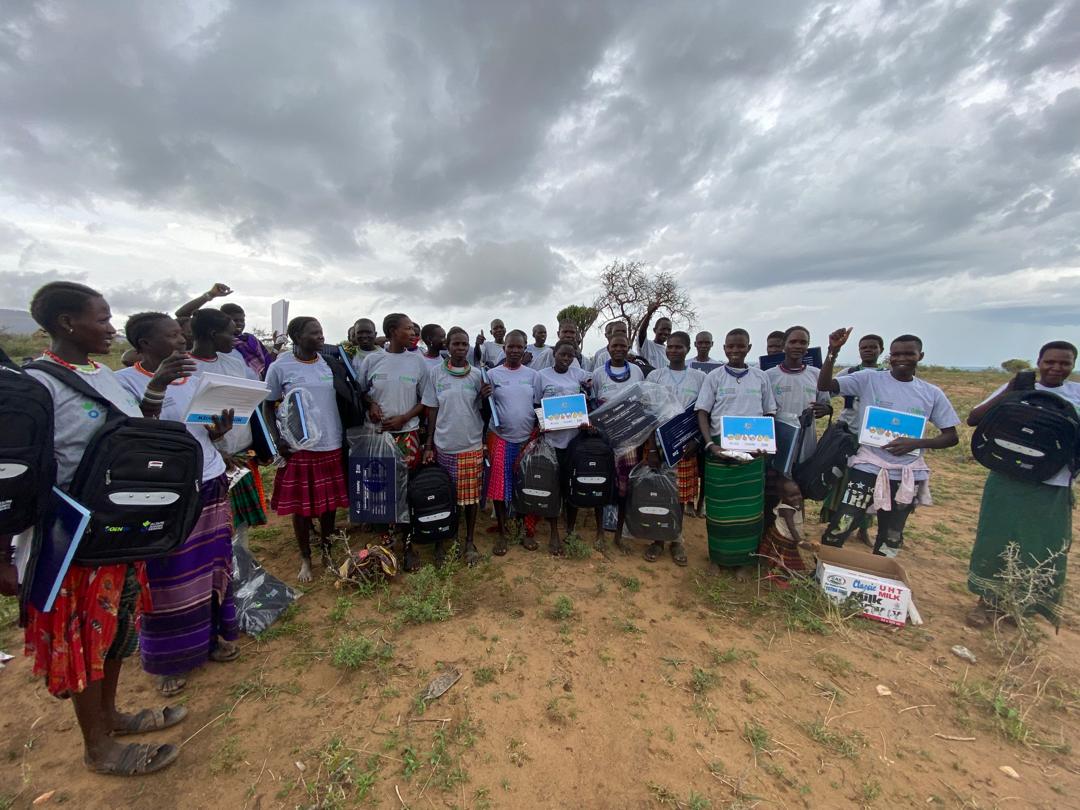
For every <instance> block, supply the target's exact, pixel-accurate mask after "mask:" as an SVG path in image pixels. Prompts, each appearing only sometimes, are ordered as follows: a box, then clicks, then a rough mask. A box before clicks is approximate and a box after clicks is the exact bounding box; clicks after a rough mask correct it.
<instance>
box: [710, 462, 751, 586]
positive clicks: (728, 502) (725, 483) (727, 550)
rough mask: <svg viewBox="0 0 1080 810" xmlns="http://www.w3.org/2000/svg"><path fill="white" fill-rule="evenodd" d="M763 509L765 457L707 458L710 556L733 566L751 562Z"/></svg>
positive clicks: (725, 564) (714, 560)
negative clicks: (739, 460) (737, 461)
mask: <svg viewBox="0 0 1080 810" xmlns="http://www.w3.org/2000/svg"><path fill="white" fill-rule="evenodd" d="M764 510H765V459H764V457H762V456H759V457H758V458H756V459H754V460H753V461H751V462H748V463H746V464H725V463H724V462H722V461H720V460H718V459H715V458H713V457H709V458H708V459H707V460H706V462H705V512H706V515H707V518H708V519H707V520H706V526H705V528H706V532H707V533H708V537H709V559H711V560H712V561H713V562H715V563H716V564H717V565H723V566H732V567H734V566H740V565H748V564H749V563H750V562H752V561H753V559H754V555H755V554H756V553H757V550H758V545H759V544H760V542H761V533H762V530H763V529H764Z"/></svg>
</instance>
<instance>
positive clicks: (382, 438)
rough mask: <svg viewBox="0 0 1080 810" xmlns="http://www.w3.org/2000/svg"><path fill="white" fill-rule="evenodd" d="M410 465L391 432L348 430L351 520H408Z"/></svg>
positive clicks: (370, 521)
mask: <svg viewBox="0 0 1080 810" xmlns="http://www.w3.org/2000/svg"><path fill="white" fill-rule="evenodd" d="M408 494H409V468H408V466H407V465H406V464H405V457H404V456H402V455H401V451H400V450H398V448H397V445H396V444H394V438H393V436H392V435H391V434H389V433H376V432H374V431H362V432H360V431H353V430H350V431H349V519H350V520H351V521H352V522H353V523H408V522H409V497H408Z"/></svg>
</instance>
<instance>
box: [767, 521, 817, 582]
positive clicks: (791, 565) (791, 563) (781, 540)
mask: <svg viewBox="0 0 1080 810" xmlns="http://www.w3.org/2000/svg"><path fill="white" fill-rule="evenodd" d="M778 519H779V518H778ZM758 556H760V557H762V558H764V559H765V561H766V562H768V563H769V565H771V566H773V567H775V568H779V569H780V570H781V571H782V572H787V571H790V572H792V573H795V574H798V573H802V572H805V571H808V570H809V567H808V566H807V564H806V561H805V560H803V558H802V555H801V554H800V553H799V546H798V545H797V544H796V543H795V542H793V541H791V540H789V539H788V538H786V537H784V535H782V534H781V533H780V532H779V530H777V528H776V527H775V526H770V527H769V528H768V529H766V530H765V534H764V535H763V536H762V538H761V545H760V546H759V547H758Z"/></svg>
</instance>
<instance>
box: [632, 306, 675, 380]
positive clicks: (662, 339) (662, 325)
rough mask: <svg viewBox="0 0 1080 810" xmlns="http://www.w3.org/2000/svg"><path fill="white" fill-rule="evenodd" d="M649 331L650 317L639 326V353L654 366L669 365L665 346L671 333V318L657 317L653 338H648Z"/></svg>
mask: <svg viewBox="0 0 1080 810" xmlns="http://www.w3.org/2000/svg"><path fill="white" fill-rule="evenodd" d="M648 331H649V318H648V317H646V318H645V319H644V320H643V321H642V322H641V326H640V327H639V328H638V333H637V343H638V354H639V355H640V356H641V358H642V359H643V360H644V361H645V362H646V363H648V364H649V365H650V366H652V367H653V368H663V367H664V366H666V365H667V354H666V353H665V352H664V346H665V344H666V343H667V339H668V335H670V334H671V318H657V319H656V326H654V327H653V338H652V340H649V339H648Z"/></svg>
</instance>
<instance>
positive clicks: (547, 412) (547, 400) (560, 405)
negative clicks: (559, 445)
mask: <svg viewBox="0 0 1080 810" xmlns="http://www.w3.org/2000/svg"><path fill="white" fill-rule="evenodd" d="M540 410H541V412H542V414H543V422H542V424H543V426H544V430H568V429H570V428H577V427H580V426H581V425H587V424H589V408H588V406H587V405H586V403H585V395H584V394H569V395H567V396H562V397H544V398H543V399H541V400H540Z"/></svg>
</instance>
